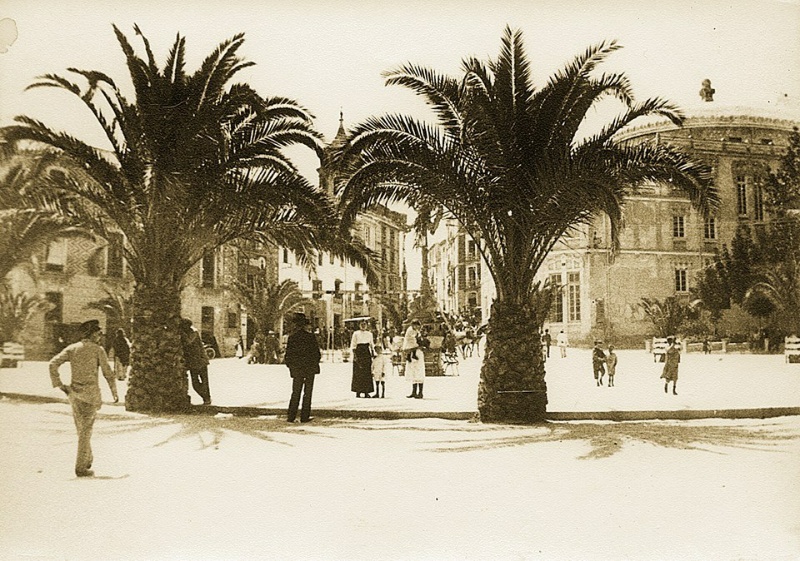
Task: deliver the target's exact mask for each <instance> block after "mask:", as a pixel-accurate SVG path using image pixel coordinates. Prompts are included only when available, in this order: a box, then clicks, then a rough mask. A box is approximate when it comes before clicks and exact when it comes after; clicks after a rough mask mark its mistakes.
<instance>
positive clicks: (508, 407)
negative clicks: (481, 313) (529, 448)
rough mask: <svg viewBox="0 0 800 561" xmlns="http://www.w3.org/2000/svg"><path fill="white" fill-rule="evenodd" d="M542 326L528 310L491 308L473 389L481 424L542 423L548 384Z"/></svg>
mask: <svg viewBox="0 0 800 561" xmlns="http://www.w3.org/2000/svg"><path fill="white" fill-rule="evenodd" d="M542 319H543V318H542ZM541 325H542V321H541V319H540V318H537V317H536V315H535V313H534V312H533V311H532V310H531V309H530V308H529V307H527V306H520V305H516V304H511V303H506V302H500V301H495V302H494V304H492V315H491V317H490V318H489V330H488V332H487V334H486V352H485V355H484V359H483V365H482V367H481V379H480V384H479V386H478V412H479V413H480V418H481V421H483V422H489V423H537V422H542V421H544V420H545V414H546V411H547V385H546V383H545V380H544V376H545V370H544V360H543V358H542V345H541V340H540V338H539V328H540V327H541Z"/></svg>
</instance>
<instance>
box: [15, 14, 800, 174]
mask: <svg viewBox="0 0 800 561" xmlns="http://www.w3.org/2000/svg"><path fill="white" fill-rule="evenodd" d="M4 18H10V19H13V20H14V22H15V23H16V27H17V32H18V37H17V39H16V41H14V42H13V43H12V44H11V45H10V46H8V47H7V52H4V53H3V52H2V48H0V125H5V124H9V123H10V122H11V120H12V119H13V117H14V116H15V115H18V114H27V115H29V116H33V117H36V118H39V119H42V120H43V121H45V122H46V123H47V124H49V125H50V126H52V127H55V128H65V129H67V130H69V131H70V132H72V133H73V134H77V135H79V136H81V137H82V138H84V139H86V140H90V141H93V142H101V141H102V137H101V136H100V135H99V134H98V129H96V128H87V127H86V123H87V122H91V121H90V119H91V116H90V115H89V114H88V112H87V111H86V110H85V109H83V108H82V106H81V104H80V103H79V102H78V101H77V100H76V99H75V98H73V97H71V96H70V95H69V94H67V93H66V92H59V91H57V90H52V89H36V90H32V91H28V92H24V91H23V90H24V88H25V87H26V86H27V85H29V84H30V83H31V82H33V81H34V78H35V77H36V76H38V75H41V74H45V73H58V74H62V75H68V73H67V72H66V68H68V67H77V68H81V69H92V70H101V71H103V72H105V73H107V74H109V75H111V76H112V77H114V78H115V79H116V80H117V83H118V85H119V86H120V87H121V88H122V89H123V91H128V92H130V88H131V87H130V84H129V81H128V78H127V76H128V74H127V69H126V67H125V65H124V57H123V54H122V52H121V50H120V48H119V46H118V43H117V41H116V38H115V36H114V33H113V31H112V28H111V24H112V23H115V24H116V25H117V26H118V27H120V28H121V29H122V30H123V31H124V32H125V33H126V34H127V35H128V37H129V38H130V40H131V42H132V43H133V44H134V45H136V46H138V45H139V43H138V42H137V41H136V37H135V36H134V34H133V24H134V23H137V24H138V25H139V26H140V27H141V29H142V30H143V32H144V33H145V35H146V36H147V37H148V38H149V39H150V42H151V45H152V48H153V50H154V52H155V56H156V58H157V59H158V61H159V62H160V63H162V64H163V61H164V60H165V59H166V56H167V52H168V50H169V47H170V46H171V45H172V43H173V42H174V40H175V35H176V34H177V33H181V34H183V35H185V36H186V38H187V60H188V65H187V68H188V69H189V70H190V71H194V70H195V69H196V68H197V66H198V65H199V64H200V61H201V60H202V59H203V58H204V57H205V56H206V55H208V54H209V53H210V52H211V51H212V50H213V49H214V48H215V47H216V46H217V45H218V44H219V43H220V42H221V41H223V40H225V39H227V38H229V37H231V36H232V35H234V34H235V33H238V32H245V33H246V41H245V44H244V46H243V48H242V49H241V50H240V51H239V53H240V54H241V55H242V56H243V57H245V58H246V59H248V60H251V61H254V62H256V66H254V67H251V68H248V69H246V70H244V71H242V72H241V73H240V74H239V75H238V78H239V81H244V82H248V83H250V84H251V85H253V86H254V87H255V88H256V90H257V91H259V92H260V93H262V95H281V96H288V97H291V98H294V99H296V100H298V101H299V102H300V103H302V104H303V105H304V106H305V107H306V108H308V109H309V110H310V111H311V112H312V113H313V114H314V115H315V116H316V121H315V123H316V126H317V128H318V129H319V130H320V131H321V132H322V133H323V134H324V135H325V137H326V139H328V140H330V139H332V138H333V136H334V135H335V133H336V130H337V127H338V119H339V111H340V109H341V110H343V111H344V119H345V125H346V126H347V125H352V124H354V123H356V122H358V121H361V120H363V119H364V118H366V117H368V116H369V115H374V114H382V113H387V112H402V113H415V114H424V113H422V110H423V105H422V104H421V102H420V101H419V100H418V99H417V98H416V97H415V96H414V95H413V94H412V93H411V92H410V91H408V90H405V89H404V88H401V87H399V86H392V87H386V86H384V83H383V79H382V77H381V72H382V71H384V70H387V69H391V68H394V67H396V66H397V65H400V64H403V63H405V62H412V63H415V64H419V65H422V66H428V67H431V68H435V69H436V70H438V71H441V72H446V73H448V74H454V75H455V74H457V73H458V71H459V69H460V63H461V60H462V59H463V58H464V57H466V56H472V55H474V56H478V57H481V58H486V57H488V56H491V57H495V56H496V55H497V53H498V51H499V45H500V37H501V35H502V32H503V28H504V27H505V26H506V25H510V26H512V27H514V28H520V29H521V30H522V31H523V33H524V37H525V41H526V43H525V44H526V48H527V51H528V54H529V57H530V60H531V62H532V65H533V72H534V80H535V82H536V83H537V84H540V85H541V84H543V83H544V82H545V81H546V79H547V78H548V77H549V76H550V75H551V74H553V73H554V72H556V71H557V70H559V69H560V68H561V67H563V66H564V65H565V64H566V63H568V62H569V61H571V60H572V58H573V57H574V56H575V55H576V54H578V53H580V52H582V51H584V50H585V49H586V48H587V47H588V46H590V45H593V44H596V43H598V42H599V41H601V40H610V39H617V40H618V41H619V42H620V44H621V45H623V46H624V49H623V50H621V51H618V52H617V53H614V54H613V55H612V56H611V57H610V58H609V59H608V61H607V63H605V64H604V65H603V67H602V68H603V69H604V70H606V71H625V72H626V73H627V74H628V75H629V77H630V79H631V81H632V84H633V88H634V93H635V94H636V95H637V97H638V98H640V99H644V98H646V97H653V96H660V97H664V98H667V99H669V100H671V101H673V102H676V103H678V104H679V105H681V106H684V107H687V106H691V105H697V104H698V103H699V96H698V90H699V89H700V84H701V81H702V80H703V79H704V78H709V79H711V82H712V86H713V87H714V88H715V89H716V92H717V93H716V96H715V101H716V102H717V103H719V104H724V105H752V106H757V107H769V106H774V104H775V102H776V101H777V100H778V99H779V98H782V97H784V96H788V99H790V100H793V101H794V103H797V102H798V101H800V65H798V61H800V0H782V1H781V0H669V1H667V2H642V1H640V0H538V1H536V2H534V1H531V0H528V1H523V0H516V1H515V0H507V1H500V0H461V1H456V0H444V1H439V2H432V1H430V0H395V1H394V2H391V3H390V2H378V1H375V0H337V1H336V2H331V1H323V0H293V1H285V0H281V1H278V0H225V1H221V0H194V1H187V2H164V1H163V0H138V1H136V0H132V1H127V2H117V1H112V0H59V1H57V2H56V1H54V0H4V1H3V3H2V4H1V5H0V20H3V19H4ZM6 23H7V22H6ZM3 29H5V28H4V27H2V26H0V31H2V30H3ZM8 42H9V41H6V43H8ZM2 46H3V38H2V37H0V47H2ZM140 52H142V51H140ZM292 154H293V155H294V152H293V153H292ZM297 162H298V165H300V167H301V169H302V170H303V172H304V174H306V175H307V176H308V177H309V178H310V179H312V180H316V171H315V170H316V165H317V162H316V159H315V157H314V156H313V155H311V154H309V153H308V152H301V153H300V154H299V156H298V157H297Z"/></svg>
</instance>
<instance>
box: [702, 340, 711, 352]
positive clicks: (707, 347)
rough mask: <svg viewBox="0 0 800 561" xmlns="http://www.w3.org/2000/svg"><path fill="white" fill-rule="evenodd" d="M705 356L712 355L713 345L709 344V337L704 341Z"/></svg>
mask: <svg viewBox="0 0 800 561" xmlns="http://www.w3.org/2000/svg"><path fill="white" fill-rule="evenodd" d="M703 354H704V355H710V354H711V345H710V344H709V342H708V337H706V338H704V339H703Z"/></svg>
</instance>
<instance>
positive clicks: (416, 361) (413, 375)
mask: <svg viewBox="0 0 800 561" xmlns="http://www.w3.org/2000/svg"><path fill="white" fill-rule="evenodd" d="M421 325H422V324H421V323H420V322H419V320H416V319H415V320H414V321H412V322H411V325H409V326H408V329H406V334H405V337H403V354H404V355H405V357H406V380H407V381H408V382H411V384H412V390H411V395H408V396H406V397H413V398H416V399H422V385H423V384H424V382H425V354H424V353H423V352H422V349H421V348H420V346H419V342H418V341H417V338H418V337H419V333H420V332H419V330H420V327H421Z"/></svg>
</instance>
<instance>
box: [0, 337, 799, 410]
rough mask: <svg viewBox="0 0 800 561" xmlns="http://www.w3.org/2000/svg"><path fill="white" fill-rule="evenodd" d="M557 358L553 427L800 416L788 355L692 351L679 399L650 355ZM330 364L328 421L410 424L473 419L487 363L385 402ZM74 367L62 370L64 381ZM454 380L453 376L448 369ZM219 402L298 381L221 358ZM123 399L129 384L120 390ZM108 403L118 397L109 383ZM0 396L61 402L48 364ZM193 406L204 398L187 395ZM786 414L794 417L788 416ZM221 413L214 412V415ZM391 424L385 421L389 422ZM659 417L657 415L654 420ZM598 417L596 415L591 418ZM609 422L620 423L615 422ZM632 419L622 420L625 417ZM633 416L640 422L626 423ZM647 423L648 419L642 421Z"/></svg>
mask: <svg viewBox="0 0 800 561" xmlns="http://www.w3.org/2000/svg"><path fill="white" fill-rule="evenodd" d="M557 353H558V351H557V349H555V348H554V349H553V350H552V354H553V355H554V356H551V358H550V359H549V360H548V361H547V364H546V369H547V377H546V380H547V388H548V399H549V404H548V411H549V412H550V413H551V414H552V417H553V418H555V419H565V418H575V417H577V415H570V414H577V413H582V414H586V413H603V412H605V413H609V412H610V413H614V412H666V413H665V414H667V415H668V414H669V412H672V414H674V415H677V418H681V417H680V413H681V412H683V415H684V417H683V418H687V417H688V416H689V415H690V413H689V412H693V411H701V412H703V413H704V414H703V415H701V416H714V414H713V412H714V411H727V410H739V411H743V412H744V413H743V414H742V416H753V415H758V411H751V410H762V412H763V410H766V409H772V410H776V409H777V412H778V413H785V412H787V411H788V412H791V413H794V414H800V364H787V363H786V362H785V360H784V357H783V355H762V354H721V353H720V354H709V355H704V354H700V353H687V354H685V355H684V356H683V357H682V361H681V365H680V379H679V380H678V395H677V396H676V395H672V393H669V394H665V393H664V385H663V383H662V382H663V381H662V380H660V378H659V376H660V374H661V369H662V367H663V365H662V364H661V363H657V362H653V358H652V356H651V355H650V354H648V353H647V352H645V351H644V350H620V351H617V354H618V355H619V365H618V367H617V375H616V379H615V386H614V387H607V386H603V387H597V386H596V385H595V382H594V379H593V378H592V370H591V352H590V351H589V350H588V349H569V352H568V354H567V357H566V358H563V359H562V358H560V357H558V356H555V355H557ZM338 358H339V357H338V356H337V357H334V361H330V360H328V361H325V362H323V363H322V365H321V374H320V375H319V376H317V379H316V382H315V387H314V401H313V408H314V409H315V410H317V411H318V412H319V415H322V416H340V415H342V414H343V413H346V412H354V413H362V414H364V415H367V414H369V413H374V414H375V415H376V416H380V414H381V413H386V412H394V413H399V414H404V415H408V416H426V414H429V415H434V416H435V415H442V414H445V415H449V416H450V417H451V418H469V417H471V416H472V415H473V414H474V413H475V412H476V411H477V393H478V379H479V376H480V367H481V361H482V358H481V357H478V356H473V357H470V358H467V359H462V360H461V362H460V364H459V365H458V370H457V372H458V375H457V376H456V375H448V376H437V377H428V378H427V379H426V381H425V398H424V399H421V400H418V399H407V398H406V397H405V396H406V395H408V394H409V393H410V389H411V388H410V385H409V384H408V383H407V382H406V381H405V378H404V377H402V376H399V375H398V374H397V373H396V372H394V373H393V374H392V375H390V376H389V377H388V379H387V381H386V398H384V399H357V398H356V397H355V394H353V393H352V392H351V391H350V378H351V372H352V364H351V363H347V362H341V361H338V360H336V359H338ZM68 372H69V368H68V367H67V366H63V367H62V373H63V374H64V379H65V380H66V379H67V375H68ZM449 373H450V374H455V370H450V371H449ZM209 379H210V384H211V394H212V398H213V404H214V406H216V407H219V408H222V409H223V410H227V408H232V407H248V408H260V409H263V410H264V413H275V412H277V411H278V410H281V409H284V408H285V407H286V405H287V402H288V399H289V395H290V393H291V379H290V378H289V374H288V370H287V368H286V367H285V366H283V365H264V364H246V363H245V361H243V360H239V359H236V358H224V359H215V360H212V361H211V365H210V367H209ZM119 389H120V392H119V394H120V396H121V397H122V396H124V395H125V391H126V389H127V388H126V384H125V383H124V382H123V383H120V388H119ZM103 392H104V397H105V399H107V400H109V401H110V399H111V394H110V392H109V391H108V388H107V387H105V385H104V384H103ZM0 393H19V394H28V395H37V396H42V397H50V398H53V399H63V397H64V396H63V394H62V392H60V391H59V390H55V389H53V388H51V386H50V378H49V376H48V373H47V364H46V363H44V362H26V363H24V364H23V366H22V367H21V368H3V369H0ZM189 393H190V394H191V396H192V401H193V403H194V404H200V403H201V402H202V400H201V399H200V397H199V396H198V395H197V394H196V393H195V392H194V391H192V390H191V389H190V391H189ZM782 410H787V411H782ZM215 411H216V410H215ZM384 416H386V415H384ZM651 416H652V415H650V417H651ZM587 417H588V418H597V417H596V416H595V417H592V416H591V415H588V416H587ZM610 418H614V417H613V416H612V417H610ZM623 418H625V417H623ZM627 418H636V417H630V416H629V417H627ZM642 418H648V415H644V416H643V417H642Z"/></svg>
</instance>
